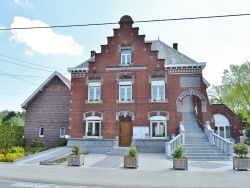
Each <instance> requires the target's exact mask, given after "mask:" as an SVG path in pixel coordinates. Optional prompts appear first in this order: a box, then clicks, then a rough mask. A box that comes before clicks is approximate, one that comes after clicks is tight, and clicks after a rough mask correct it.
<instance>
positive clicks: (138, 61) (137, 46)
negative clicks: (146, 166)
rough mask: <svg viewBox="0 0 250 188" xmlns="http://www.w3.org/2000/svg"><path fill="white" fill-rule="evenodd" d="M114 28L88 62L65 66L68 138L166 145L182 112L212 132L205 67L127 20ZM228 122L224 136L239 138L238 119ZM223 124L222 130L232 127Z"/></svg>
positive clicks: (175, 131) (213, 121) (124, 18)
mask: <svg viewBox="0 0 250 188" xmlns="http://www.w3.org/2000/svg"><path fill="white" fill-rule="evenodd" d="M119 24H120V28H118V29H114V35H113V36H111V37H107V44H106V45H101V52H100V53H96V52H94V51H92V52H91V57H90V59H88V60H86V61H85V62H83V63H82V64H80V65H78V66H76V67H74V68H68V71H69V72H70V73H71V93H70V115H69V116H70V122H69V126H70V130H69V135H70V136H71V138H84V139H86V140H88V138H92V139H94V138H99V139H100V138H102V139H104V138H110V139H111V138H112V139H113V138H116V139H117V142H118V145H119V146H129V145H130V143H131V142H132V139H133V140H136V138H140V139H142V138H145V139H147V140H151V141H152V142H153V140H155V141H156V140H157V141H159V140H163V141H166V140H167V139H169V138H170V135H171V134H172V135H173V134H175V135H177V134H178V130H179V128H178V126H179V123H180V121H181V120H183V113H193V114H195V115H196V116H197V119H198V122H200V125H201V127H203V125H204V124H206V121H210V122H211V127H212V128H213V129H215V126H216V125H215V120H214V119H217V120H218V118H219V119H220V117H214V116H213V115H214V113H216V112H214V111H213V109H214V108H212V107H211V106H210V104H209V101H208V97H207V93H206V89H207V88H208V86H209V84H208V82H207V81H206V80H205V79H204V78H203V76H202V70H203V69H204V68H205V66H206V63H198V62H196V61H194V60H193V59H191V58H189V57H187V56H186V55H184V54H182V53H181V52H179V51H178V44H174V45H173V47H170V46H168V45H167V44H165V43H163V42H162V41H160V40H155V41H145V35H139V34H138V33H139V28H137V27H133V26H132V25H133V20H132V18H131V17H130V16H123V17H122V18H121V20H120V22H119ZM217 108H219V107H217ZM231 115H232V114H231ZM222 116H223V115H222ZM234 116H235V115H234ZM218 121H220V120H218ZM218 121H217V122H218ZM231 123H232V122H231ZM233 123H235V124H234V125H233V127H234V132H233V133H232V134H231V135H230V133H229V135H227V136H229V137H231V136H233V137H236V136H239V134H240V133H239V131H240V129H241V126H240V121H235V122H233ZM227 126H228V127H227V128H225V127H224V128H223V131H226V130H228V128H229V129H231V127H232V124H230V125H227ZM221 130H222V129H221ZM156 145H157V144H156ZM151 146H152V147H153V145H151ZM162 147H163V148H164V144H163V145H162Z"/></svg>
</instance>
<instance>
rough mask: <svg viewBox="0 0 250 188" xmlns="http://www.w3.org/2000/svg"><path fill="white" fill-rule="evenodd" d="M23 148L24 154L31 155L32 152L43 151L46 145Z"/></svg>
mask: <svg viewBox="0 0 250 188" xmlns="http://www.w3.org/2000/svg"><path fill="white" fill-rule="evenodd" d="M24 150H25V154H26V155H31V154H34V153H38V152H41V151H45V150H47V148H46V147H37V148H34V147H25V149H24Z"/></svg>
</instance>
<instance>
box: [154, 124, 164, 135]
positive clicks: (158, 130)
mask: <svg viewBox="0 0 250 188" xmlns="http://www.w3.org/2000/svg"><path fill="white" fill-rule="evenodd" d="M152 137H165V124H164V122H162V121H153V122H152Z"/></svg>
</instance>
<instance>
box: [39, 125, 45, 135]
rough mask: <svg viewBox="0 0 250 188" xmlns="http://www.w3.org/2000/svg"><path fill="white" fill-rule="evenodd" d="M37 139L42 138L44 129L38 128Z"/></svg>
mask: <svg viewBox="0 0 250 188" xmlns="http://www.w3.org/2000/svg"><path fill="white" fill-rule="evenodd" d="M39 137H44V127H39Z"/></svg>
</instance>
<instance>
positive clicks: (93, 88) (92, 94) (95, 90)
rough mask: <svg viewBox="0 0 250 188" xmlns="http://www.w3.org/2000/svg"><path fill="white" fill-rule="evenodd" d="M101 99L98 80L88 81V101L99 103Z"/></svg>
mask: <svg viewBox="0 0 250 188" xmlns="http://www.w3.org/2000/svg"><path fill="white" fill-rule="evenodd" d="M100 100H101V84H100V82H93V83H89V92H88V102H89V103H100Z"/></svg>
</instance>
